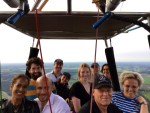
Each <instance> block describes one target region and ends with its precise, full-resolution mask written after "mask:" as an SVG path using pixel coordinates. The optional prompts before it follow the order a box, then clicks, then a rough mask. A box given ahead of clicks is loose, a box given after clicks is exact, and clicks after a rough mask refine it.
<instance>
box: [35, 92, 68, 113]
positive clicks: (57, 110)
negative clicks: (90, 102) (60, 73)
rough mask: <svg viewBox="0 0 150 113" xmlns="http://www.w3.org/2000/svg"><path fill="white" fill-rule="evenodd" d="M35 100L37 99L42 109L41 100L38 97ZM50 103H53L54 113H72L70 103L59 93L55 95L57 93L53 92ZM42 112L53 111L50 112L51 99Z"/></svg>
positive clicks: (48, 112)
mask: <svg viewBox="0 0 150 113" xmlns="http://www.w3.org/2000/svg"><path fill="white" fill-rule="evenodd" d="M34 100H35V101H37V103H38V105H39V108H40V110H41V102H40V100H39V99H38V98H36V99H34ZM50 103H51V108H52V113H70V107H69V105H68V104H67V102H66V101H65V100H64V99H63V98H62V97H60V96H59V95H55V94H53V93H51V96H50ZM41 113H51V112H50V105H49V101H48V102H47V103H46V105H45V106H44V108H43V110H42V111H41Z"/></svg>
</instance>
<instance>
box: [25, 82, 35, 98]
mask: <svg viewBox="0 0 150 113" xmlns="http://www.w3.org/2000/svg"><path fill="white" fill-rule="evenodd" d="M35 86H36V82H35V80H33V79H30V83H29V86H28V88H27V92H26V94H25V96H26V98H27V99H28V100H34V99H35V98H36V97H37V96H36V90H35Z"/></svg>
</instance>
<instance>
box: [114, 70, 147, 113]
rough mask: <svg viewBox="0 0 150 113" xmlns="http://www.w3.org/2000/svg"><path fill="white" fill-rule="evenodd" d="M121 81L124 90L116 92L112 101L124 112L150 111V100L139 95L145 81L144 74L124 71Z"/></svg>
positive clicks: (145, 112) (144, 112)
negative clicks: (149, 104) (149, 103)
mask: <svg viewBox="0 0 150 113" xmlns="http://www.w3.org/2000/svg"><path fill="white" fill-rule="evenodd" d="M120 83H121V85H122V87H123V92H115V93H114V94H113V97H112V102H113V103H114V104H115V105H116V106H118V108H119V109H121V110H122V111H123V112H129V113H133V112H134V113H149V112H148V102H147V101H146V100H145V99H144V98H143V97H142V96H137V93H138V91H139V88H140V87H141V85H142V83H143V78H142V76H141V75H140V74H139V73H137V72H130V71H129V72H128V71H127V72H123V73H121V75H120Z"/></svg>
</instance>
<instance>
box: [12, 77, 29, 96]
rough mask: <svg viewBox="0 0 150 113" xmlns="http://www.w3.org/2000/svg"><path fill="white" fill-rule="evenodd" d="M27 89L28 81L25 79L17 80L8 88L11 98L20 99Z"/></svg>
mask: <svg viewBox="0 0 150 113" xmlns="http://www.w3.org/2000/svg"><path fill="white" fill-rule="evenodd" d="M27 87H28V80H27V79H25V78H19V79H17V80H16V82H15V83H14V84H12V85H11V86H10V90H11V93H12V98H16V99H22V98H24V96H25V93H26V91H27Z"/></svg>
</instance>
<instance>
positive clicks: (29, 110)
mask: <svg viewBox="0 0 150 113" xmlns="http://www.w3.org/2000/svg"><path fill="white" fill-rule="evenodd" d="M2 113H14V107H13V105H12V103H11V102H10V100H5V101H3V103H2ZM18 113H40V110H39V107H38V104H37V102H35V101H30V100H27V99H23V102H22V104H21V106H20V109H19V111H18Z"/></svg>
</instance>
